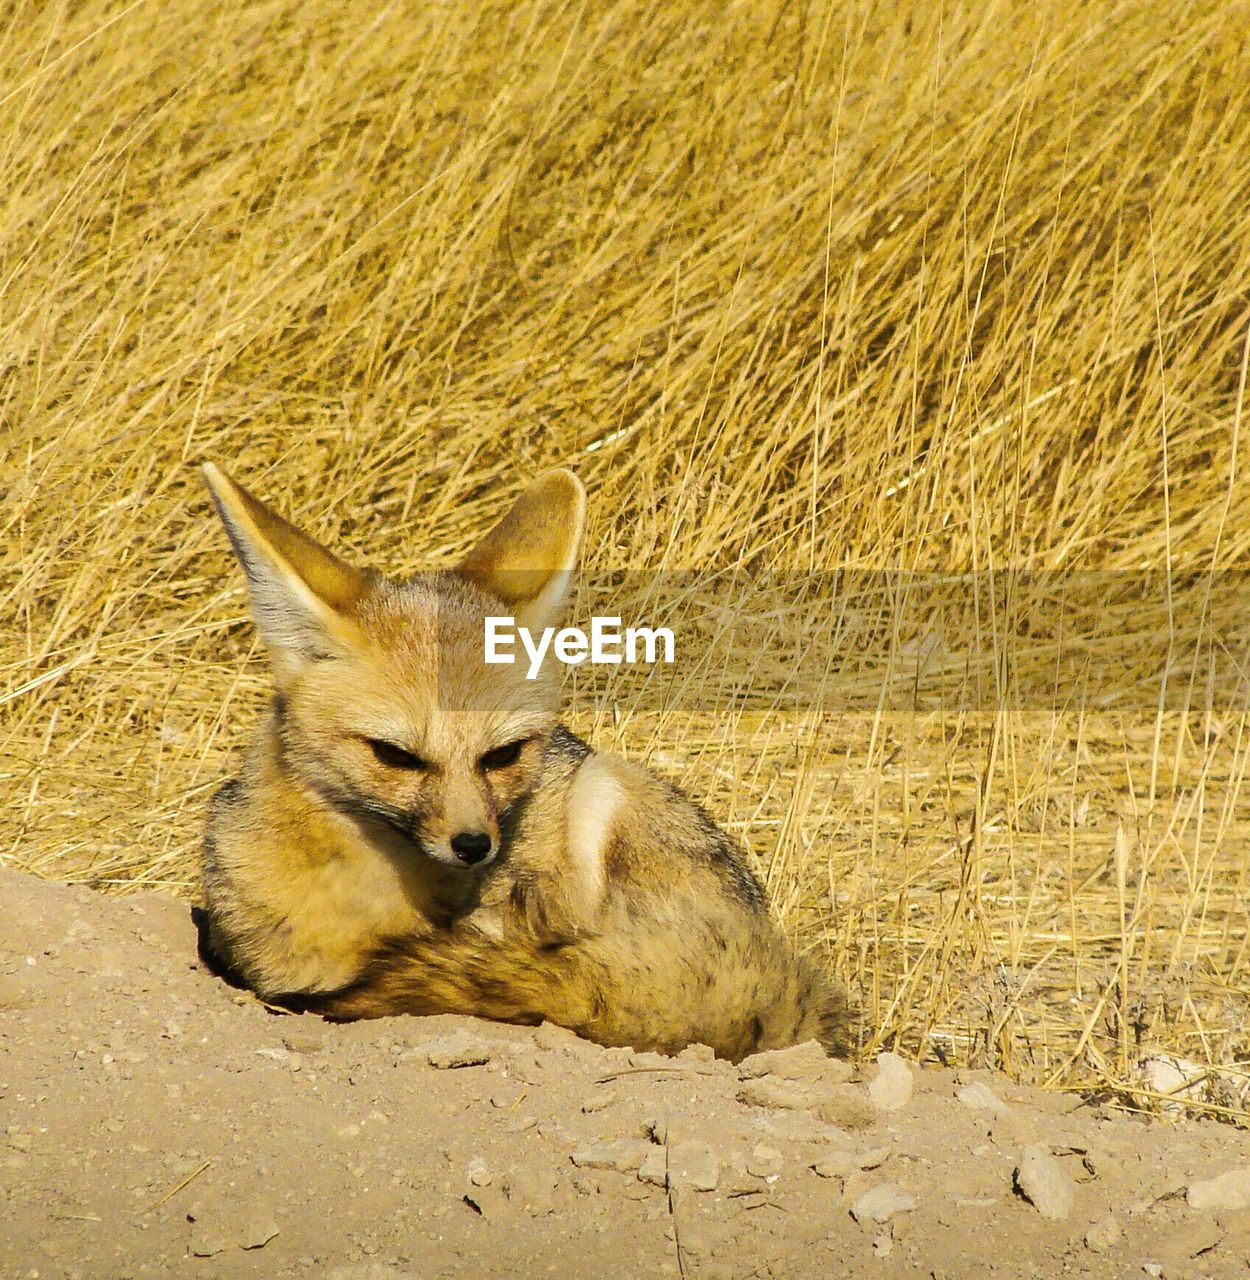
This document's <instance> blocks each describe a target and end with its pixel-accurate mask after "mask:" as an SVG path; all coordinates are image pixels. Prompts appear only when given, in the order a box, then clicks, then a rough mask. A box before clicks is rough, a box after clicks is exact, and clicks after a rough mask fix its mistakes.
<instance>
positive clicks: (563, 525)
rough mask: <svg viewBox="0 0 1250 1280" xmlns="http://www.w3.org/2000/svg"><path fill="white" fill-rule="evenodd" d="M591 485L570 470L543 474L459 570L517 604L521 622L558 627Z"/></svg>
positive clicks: (516, 614) (513, 605) (515, 610)
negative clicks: (556, 625)
mask: <svg viewBox="0 0 1250 1280" xmlns="http://www.w3.org/2000/svg"><path fill="white" fill-rule="evenodd" d="M585 525H586V490H585V489H584V488H583V487H582V482H581V481H580V480H579V479H578V478H577V477H576V476H575V475H574V474H573V473H572V472H571V471H548V472H547V474H546V475H542V476H539V477H538V479H537V480H535V481H534V482H533V483H532V484H531V485H530V486H529V488H528V489H526V490H525V492H524V493H522V494H521V496H520V497H519V498H518V499H517V500H516V501H515V502H514V503H513V504H512V507H511V509H510V510H509V511H508V514H507V515H506V516H504V518H503V519H502V520H500V522H499V523H498V524H497V525H496V526H495V527H494V528H493V529H492V530H491V531H490V532H489V533H488V534H487V535H486V537H485V538H483V539H482V541H481V542H479V543H478V544H477V546H476V547H474V548H473V550H472V551H470V552H469V554H468V555H467V556H466V557H465V559H464V560H463V562H462V563H461V564H460V566H459V569H458V572H459V573H460V574H462V575H463V576H464V577H466V578H468V579H469V580H470V581H472V582H475V583H477V585H478V586H480V587H482V588H484V589H485V590H486V591H489V592H490V593H491V594H492V595H494V596H497V597H498V598H499V599H500V600H502V601H503V602H504V604H506V605H509V606H510V607H511V608H512V611H513V616H514V617H515V618H516V620H517V622H518V624H519V625H521V626H523V627H528V628H530V629H531V630H534V629H536V628H542V627H548V626H554V625H555V623H556V622H557V621H558V620H559V617H560V614H561V612H562V611H563V608H564V602H565V598H566V597H567V595H568V592H569V586H570V584H571V582H572V579H573V570H574V568H575V567H576V565H577V554H578V552H579V550H580V549H581V545H582V530H583V529H584V528H585Z"/></svg>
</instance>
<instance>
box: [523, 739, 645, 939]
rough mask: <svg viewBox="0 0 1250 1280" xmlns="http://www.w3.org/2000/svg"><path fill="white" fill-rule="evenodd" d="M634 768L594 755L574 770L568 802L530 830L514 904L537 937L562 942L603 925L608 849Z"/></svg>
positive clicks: (541, 817)
mask: <svg viewBox="0 0 1250 1280" xmlns="http://www.w3.org/2000/svg"><path fill="white" fill-rule="evenodd" d="M626 769H627V766H623V764H622V763H621V762H617V761H614V760H612V759H611V758H610V757H605V756H598V755H592V756H589V757H587V758H586V760H584V761H583V762H582V764H581V765H580V767H579V768H578V769H577V772H576V773H575V774H574V775H573V778H572V780H571V781H570V783H569V785H568V788H567V790H566V791H565V792H564V797H563V800H564V803H563V804H562V805H560V806H558V807H557V806H552V808H551V809H548V810H547V812H545V813H537V814H535V819H536V821H535V822H534V823H533V824H532V827H531V829H530V830H529V831H527V832H526V838H525V846H526V847H525V849H524V851H523V853H522V856H521V857H519V858H518V860H517V861H518V865H517V866H516V868H515V879H514V881H513V885H512V895H511V907H512V910H513V913H514V916H515V919H516V920H517V922H518V923H519V924H520V925H521V926H522V927H523V928H524V929H525V930H526V931H527V932H529V933H530V934H532V935H533V936H534V938H535V939H536V940H538V941H539V942H541V943H543V944H546V945H559V944H561V943H568V942H574V941H577V940H578V939H579V938H586V937H590V936H593V935H594V934H595V933H597V932H598V930H599V925H600V920H601V918H602V915H603V908H604V903H605V901H606V899H607V895H608V879H609V870H608V853H609V850H610V848H611V846H612V841H613V838H614V834H615V832H616V828H617V822H618V820H619V818H620V816H621V813H622V810H623V809H624V807H625V805H626V803H627V799H628V791H627V788H628V774H627V772H626Z"/></svg>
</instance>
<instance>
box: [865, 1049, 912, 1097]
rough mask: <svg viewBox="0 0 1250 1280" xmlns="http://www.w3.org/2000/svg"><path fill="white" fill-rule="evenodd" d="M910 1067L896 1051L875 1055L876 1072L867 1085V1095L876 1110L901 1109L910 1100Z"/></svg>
mask: <svg viewBox="0 0 1250 1280" xmlns="http://www.w3.org/2000/svg"><path fill="white" fill-rule="evenodd" d="M912 1084H913V1081H912V1075H911V1068H910V1067H909V1066H908V1065H907V1063H905V1062H904V1061H903V1059H902V1058H900V1057H899V1056H898V1054H897V1053H881V1054H878V1055H877V1074H876V1075H875V1076H874V1077H873V1078H872V1080H871V1081H870V1082H869V1085H868V1097H869V1099H870V1100H871V1102H872V1105H873V1106H874V1107H876V1108H877V1110H878V1111H901V1110H902V1109H903V1107H905V1106H906V1105H907V1104H908V1103H909V1102H910V1101H911V1093H912Z"/></svg>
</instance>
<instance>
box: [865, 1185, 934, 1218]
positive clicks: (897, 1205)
mask: <svg viewBox="0 0 1250 1280" xmlns="http://www.w3.org/2000/svg"><path fill="white" fill-rule="evenodd" d="M917 1203H918V1202H917V1200H916V1197H915V1196H914V1195H912V1194H911V1192H910V1191H904V1190H903V1188H902V1187H899V1186H896V1185H895V1184H894V1183H893V1182H880V1183H878V1184H877V1185H876V1186H875V1187H870V1188H869V1189H868V1190H867V1191H865V1192H864V1193H863V1194H862V1195H861V1196H860V1197H859V1198H858V1199H857V1200H856V1201H855V1202H854V1203H853V1204H852V1205H851V1217H852V1218H854V1219H855V1221H856V1222H889V1220H890V1219H891V1218H892V1217H894V1215H895V1214H898V1213H910V1212H911V1211H912V1210H913V1209H914V1208H916V1205H917Z"/></svg>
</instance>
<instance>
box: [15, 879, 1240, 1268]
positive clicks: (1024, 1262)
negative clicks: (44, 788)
mask: <svg viewBox="0 0 1250 1280" xmlns="http://www.w3.org/2000/svg"><path fill="white" fill-rule="evenodd" d="M0 1062H2V1066H0V1128H2V1129H3V1135H2V1140H0V1171H2V1172H0V1188H2V1193H3V1194H2V1198H0V1273H2V1274H3V1275H4V1276H6V1277H8V1276H12V1277H29V1278H30V1280H35V1278H36V1277H39V1278H43V1277H62V1276H63V1277H90V1278H92V1280H94V1278H95V1277H109V1278H113V1277H118V1278H120V1277H130V1276H135V1277H138V1276H163V1275H169V1274H174V1273H177V1274H178V1275H180V1276H190V1277H196V1276H231V1277H233V1276H301V1277H306V1276H324V1277H334V1278H335V1280H391V1278H393V1280H406V1278H408V1277H417V1276H420V1277H427V1278H429V1280H438V1278H440V1277H452V1276H470V1275H472V1276H482V1275H505V1276H514V1277H529V1276H546V1275H561V1276H594V1277H635V1276H664V1275H670V1276H690V1277H726V1278H729V1277H733V1278H734V1280H739V1278H741V1280H746V1278H747V1277H766V1276H767V1277H792V1276H821V1277H838V1276H851V1275H855V1276H864V1275H877V1276H882V1277H894V1276H926V1277H934V1278H940V1277H944V1278H946V1280H962V1278H963V1277H975V1276H989V1275H992V1276H995V1277H1008V1276H1059V1275H1087V1276H1099V1277H1101V1276H1107V1277H1110V1276H1116V1277H1121V1276H1137V1275H1147V1276H1156V1277H1157V1276H1166V1277H1198V1276H1211V1277H1217V1276H1218V1277H1223V1276H1242V1275H1246V1274H1247V1272H1248V1270H1250V1168H1248V1167H1247V1166H1250V1143H1248V1142H1247V1138H1246V1135H1245V1133H1244V1132H1242V1131H1240V1130H1237V1129H1234V1128H1231V1127H1228V1126H1225V1125H1220V1124H1216V1123H1213V1122H1210V1121H1194V1120H1179V1121H1176V1122H1167V1121H1159V1120H1155V1121H1147V1120H1145V1119H1143V1118H1140V1117H1137V1116H1132V1115H1127V1114H1124V1113H1120V1112H1117V1111H1113V1110H1111V1109H1108V1108H1107V1107H1106V1106H1104V1105H1101V1104H1099V1103H1097V1102H1091V1101H1087V1100H1082V1099H1078V1098H1075V1097H1073V1096H1070V1095H1065V1094H1058V1093H1051V1094H1047V1093H1043V1092H1040V1091H1037V1090H1029V1089H1023V1088H1018V1087H1015V1086H1013V1085H1012V1084H1010V1083H1009V1082H1008V1081H1006V1080H1005V1079H1003V1078H1001V1077H993V1076H991V1075H989V1074H988V1073H980V1072H965V1073H956V1072H950V1071H937V1070H933V1071H930V1070H918V1069H916V1068H914V1067H911V1066H906V1065H904V1064H903V1063H901V1061H899V1060H898V1059H894V1058H892V1057H887V1058H886V1059H885V1060H884V1061H883V1063H882V1064H880V1065H879V1064H877V1063H872V1064H866V1065H865V1066H863V1067H862V1068H860V1069H856V1070H852V1068H850V1067H848V1066H846V1065H845V1064H840V1063H834V1062H830V1061H829V1060H827V1059H824V1058H823V1056H821V1055H820V1054H819V1053H818V1052H817V1051H816V1050H815V1049H814V1046H807V1047H800V1048H798V1049H795V1050H790V1051H787V1052H786V1053H784V1054H781V1055H761V1057H760V1058H759V1059H749V1060H748V1061H747V1062H746V1063H744V1064H741V1066H738V1067H735V1066H732V1065H730V1064H728V1063H725V1062H718V1061H713V1060H711V1059H710V1057H709V1056H708V1055H706V1054H704V1053H703V1052H701V1051H700V1050H699V1049H697V1048H696V1049H692V1050H688V1051H687V1052H686V1053H685V1054H683V1055H682V1056H681V1057H680V1058H676V1059H666V1058H660V1057H657V1056H655V1055H651V1054H634V1053H631V1052H629V1051H627V1050H606V1049H601V1048H599V1047H597V1046H595V1045H591V1044H587V1043H585V1042H583V1041H580V1040H578V1039H576V1038H575V1037H574V1036H572V1035H570V1034H569V1033H567V1032H565V1031H561V1030H559V1029H558V1028H554V1027H542V1028H539V1029H538V1030H536V1031H535V1030H531V1029H527V1028H518V1027H508V1026H501V1025H495V1024H491V1023H483V1022H479V1021H477V1020H474V1019H466V1018H432V1019H417V1018H404V1019H387V1020H383V1021H378V1022H372V1023H359V1024H355V1025H351V1026H333V1025H328V1024H324V1023H322V1022H320V1021H316V1020H314V1019H312V1018H311V1017H299V1016H278V1015H275V1014H273V1013H271V1012H269V1011H267V1010H266V1009H265V1008H263V1007H262V1006H260V1005H259V1004H258V1003H256V1002H255V1001H254V1000H252V999H251V998H250V997H247V996H245V995H242V994H240V993H238V992H235V991H233V990H231V989H230V988H229V987H227V986H225V985H224V984H223V983H222V982H221V981H220V980H218V979H217V978H216V977H214V976H213V975H212V974H211V973H209V972H207V971H206V970H205V969H204V967H203V966H202V965H201V964H200V962H199V961H198V959H197V955H196V946H195V929H194V926H193V924H192V921H191V919H190V916H189V912H188V908H187V905H186V904H185V903H183V902H179V901H176V900H174V899H172V898H164V897H156V896H136V897H130V898H124V899H123V898H105V897H102V896H99V895H96V894H93V893H92V892H91V891H89V890H87V889H83V888H77V887H70V886H66V885H61V884H55V883H51V882H45V881H40V880H37V879H34V878H31V877H28V876H24V875H21V874H18V873H16V872H12V871H4V870H0ZM1030 1197H1031V1198H1030Z"/></svg>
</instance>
